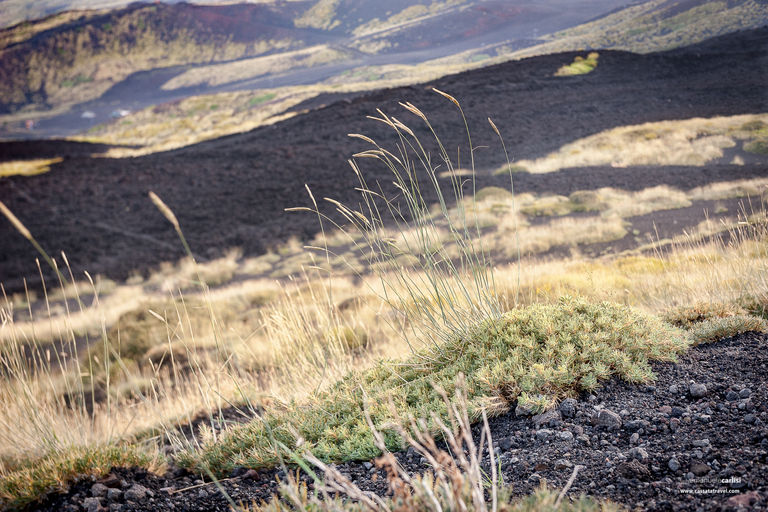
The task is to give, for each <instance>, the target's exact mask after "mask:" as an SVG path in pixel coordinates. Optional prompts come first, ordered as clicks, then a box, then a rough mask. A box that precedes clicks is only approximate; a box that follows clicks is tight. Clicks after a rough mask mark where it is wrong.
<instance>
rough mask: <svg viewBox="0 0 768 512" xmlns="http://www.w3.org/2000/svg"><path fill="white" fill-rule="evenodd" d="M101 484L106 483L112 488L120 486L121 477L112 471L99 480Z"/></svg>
mask: <svg viewBox="0 0 768 512" xmlns="http://www.w3.org/2000/svg"><path fill="white" fill-rule="evenodd" d="M99 483H100V484H104V485H106V486H107V487H110V488H117V487H120V479H119V478H117V477H116V476H115V475H114V474H112V473H110V474H108V475H107V476H105V477H104V478H102V479H101V480H99Z"/></svg>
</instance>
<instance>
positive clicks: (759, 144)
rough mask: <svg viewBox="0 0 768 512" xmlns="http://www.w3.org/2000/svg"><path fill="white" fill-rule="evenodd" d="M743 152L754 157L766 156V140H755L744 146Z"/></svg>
mask: <svg viewBox="0 0 768 512" xmlns="http://www.w3.org/2000/svg"><path fill="white" fill-rule="evenodd" d="M744 151H746V152H747V153H754V154H756V155H768V139H755V140H753V141H750V142H747V143H745V144H744Z"/></svg>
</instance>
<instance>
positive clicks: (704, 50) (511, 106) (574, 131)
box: [0, 28, 768, 290]
mask: <svg viewBox="0 0 768 512" xmlns="http://www.w3.org/2000/svg"><path fill="white" fill-rule="evenodd" d="M577 55H579V54H574V53H566V54H559V55H549V56H542V57H536V58H531V59H526V60H522V61H519V62H509V63H505V64H502V65H498V66H493V67H488V68H484V69H481V70H476V71H472V72H466V73H462V74H459V75H455V76H451V77H446V78H443V79H441V80H438V81H436V82H434V83H432V84H430V86H428V87H422V86H420V87H405V88H399V89H392V90H387V91H380V92H375V93H371V94H369V95H367V96H362V97H358V98H356V99H354V100H350V101H349V102H346V101H341V102H339V103H336V104H333V105H331V106H329V107H326V108H322V109H320V110H315V111H312V112H309V113H307V114H304V115H300V116H297V117H294V118H292V119H289V120H286V121H284V122H281V123H278V124H276V125H273V126H268V127H263V128H259V129H256V130H254V131H252V132H249V133H245V134H239V135H233V136H229V137H225V138H222V139H218V140H212V141H208V142H204V143H201V144H198V145H195V146H190V147H187V148H183V149H180V150H176V151H172V152H168V153H158V154H154V155H148V156H145V157H138V158H129V159H103V158H88V157H83V156H77V155H72V156H71V157H69V158H67V159H65V160H64V161H63V162H61V163H59V164H55V165H53V166H52V170H51V172H49V173H47V174H44V175H39V176H32V177H13V178H9V179H5V180H2V181H0V200H1V201H3V202H4V203H5V204H6V205H7V206H8V207H9V208H10V209H11V210H12V211H14V212H15V213H16V215H17V216H18V217H19V218H20V219H21V221H22V222H24V223H25V224H26V225H27V227H28V228H29V229H30V231H31V232H32V233H33V234H34V235H35V236H36V237H37V238H38V240H39V241H40V243H41V244H42V245H43V247H45V249H46V250H48V251H49V252H50V253H51V254H53V255H58V254H60V252H61V251H64V252H66V254H67V256H68V258H69V261H70V262H72V263H73V267H74V270H75V271H76V272H80V271H81V270H84V269H87V270H88V271H90V272H91V273H94V274H95V273H103V274H106V275H109V276H111V277H114V278H125V277H128V276H129V275H130V274H131V272H133V271H139V272H145V271H147V270H148V269H150V268H152V267H154V266H156V265H158V264H159V263H160V262H162V261H169V260H175V259H176V258H179V257H181V256H182V255H183V254H182V253H183V251H182V250H181V247H180V246H179V244H178V241H177V239H176V235H175V233H174V232H173V229H172V227H171V226H170V225H169V224H168V223H167V221H166V220H165V219H164V218H163V216H162V215H161V214H160V213H159V212H158V211H157V210H156V209H155V208H154V207H153V206H152V205H151V203H150V202H149V200H148V199H147V192H148V191H150V190H153V191H155V192H156V193H157V194H159V195H160V197H162V198H163V199H164V200H166V202H167V203H168V204H169V206H170V207H171V208H172V209H173V210H174V211H175V213H176V215H177V217H178V218H179V221H180V222H181V226H182V229H184V230H185V233H186V236H187V238H188V240H189V242H190V244H191V246H192V248H193V250H195V251H196V252H198V253H202V254H203V255H210V256H214V255H217V254H222V253H223V252H224V251H226V249H227V248H229V247H233V246H239V247H242V248H243V250H244V252H245V254H259V253H262V252H264V251H266V250H267V249H268V248H269V247H272V246H274V244H276V243H277V242H279V241H281V240H286V239H287V238H288V237H291V236H297V237H299V238H302V239H307V238H308V237H310V236H312V235H313V234H314V233H315V232H316V231H317V230H318V225H317V218H316V217H315V216H313V215H310V214H300V213H293V214H286V213H285V212H284V209H285V208H288V207H294V206H305V205H308V204H310V202H309V198H308V196H307V195H306V191H305V189H304V185H305V184H307V185H308V186H309V187H310V188H311V189H312V191H313V193H314V195H315V197H317V198H323V197H331V198H335V199H338V200H340V201H342V202H345V203H352V204H354V203H356V202H358V200H359V199H358V195H357V192H356V191H355V190H354V187H355V186H356V178H355V176H354V174H353V173H352V171H351V170H350V169H349V166H348V164H347V162H346V160H347V159H348V158H349V157H350V156H351V155H352V154H354V153H356V152H359V151H361V150H363V149H367V145H366V144H364V143H363V142H361V141H359V140H354V139H350V138H349V137H348V136H347V134H348V133H363V134H366V135H369V136H371V137H372V138H374V139H375V140H377V141H379V142H380V143H381V144H382V145H384V146H385V147H388V145H389V146H391V145H392V144H393V143H394V142H395V141H394V140H393V139H392V134H390V133H389V130H388V129H387V128H386V127H385V126H383V125H382V124H381V123H376V122H374V121H370V120H367V119H366V116H368V115H375V114H376V109H381V110H382V111H383V112H385V113H387V114H388V115H394V116H396V117H398V118H401V119H402V120H403V121H404V122H406V123H408V124H410V125H412V126H413V128H414V129H417V130H418V131H419V133H421V134H422V135H425V132H424V128H423V125H422V124H421V123H420V122H419V120H418V118H416V117H415V116H413V115H411V114H408V113H407V112H406V111H404V110H403V108H402V107H401V106H400V105H398V102H412V103H413V104H414V105H417V106H418V107H419V108H420V109H422V110H423V111H424V112H425V113H426V114H427V116H429V118H430V120H431V122H432V123H433V125H434V126H435V127H436V130H437V133H438V134H439V135H440V137H441V138H442V139H443V143H444V144H445V146H446V147H447V148H450V150H449V151H450V153H451V154H456V148H457V147H461V152H460V154H461V155H462V156H461V158H462V163H463V164H464V165H468V154H469V153H468V149H467V148H466V136H465V134H464V128H463V122H462V121H461V117H460V115H459V113H458V112H457V111H456V109H455V107H454V106H453V105H452V104H451V103H450V102H448V101H447V100H446V99H445V98H442V97H441V96H439V95H437V94H435V93H434V92H432V91H430V90H429V89H430V88H431V86H434V87H436V88H438V89H440V90H443V91H446V92H449V93H450V94H453V95H454V96H455V97H456V98H458V99H459V101H461V103H462V106H463V108H464V112H465V113H466V115H467V116H468V121H469V126H470V129H471V130H472V132H473V144H474V145H475V146H488V148H489V149H481V150H478V151H477V152H476V162H477V165H478V167H479V168H481V169H483V168H484V169H491V168H496V167H497V166H498V165H500V164H501V163H502V162H503V159H504V156H503V152H502V150H501V148H500V147H499V144H498V139H497V138H496V135H495V133H493V131H492V130H491V129H490V128H489V127H488V122H487V118H488V117H491V118H493V119H494V121H495V122H496V124H497V125H498V126H499V128H500V130H501V132H502V134H503V136H504V138H505V141H506V144H507V147H508V148H510V152H511V155H512V156H513V157H514V158H520V159H522V158H529V159H530V158H536V157H541V156H545V155H546V154H547V153H549V152H552V151H555V150H557V149H558V148H560V147H561V146H562V145H564V144H566V143H568V142H572V141H573V140H576V139H578V138H582V137H586V136H588V135H593V134H596V133H599V132H601V131H603V130H606V129H608V128H612V127H616V126H625V125H630V124H641V123H644V122H650V121H659V120H664V119H687V118H691V117H711V116H717V115H734V114H744V113H755V112H766V111H768V94H766V90H765V84H766V78H768V77H767V76H766V70H768V28H763V29H758V30H754V31H748V32H741V33H737V34H732V35H729V36H724V37H722V38H719V39H717V40H713V41H710V42H708V43H706V44H703V45H699V46H695V47H690V48H688V49H684V50H677V51H675V52H669V53H657V54H649V55H636V54H629V53H624V52H601V54H600V64H599V65H598V67H597V68H596V70H595V71H594V72H592V73H590V74H587V75H581V76H573V77H556V76H553V75H554V73H555V71H556V70H557V69H558V68H559V67H560V66H562V65H563V64H567V63H569V62H572V61H573V59H574V57H575V56H577ZM428 138H429V137H428V136H427V137H425V139H428ZM430 147H431V146H430ZM59 156H66V155H64V154H61V155H59ZM363 170H364V171H365V172H366V173H367V178H368V181H369V183H376V182H377V181H378V182H380V184H381V186H382V188H383V189H384V191H385V192H386V193H388V194H390V195H394V194H395V192H396V191H395V189H394V188H393V187H392V186H391V185H390V183H391V178H390V177H389V176H388V175H387V172H386V171H385V170H384V169H381V168H379V167H377V166H374V165H367V166H364V167H363ZM766 174H768V169H766V166H765V165H759V164H747V165H743V166H738V165H720V164H717V165H715V164H712V165H710V164H707V165H704V166H703V167H677V168H667V167H658V168H649V167H645V168H640V169H633V168H626V169H615V168H612V167H598V168H583V169H572V170H566V171H561V172H557V173H550V174H547V175H540V176H537V175H529V174H525V173H522V174H517V175H515V179H516V182H515V191H516V192H524V191H534V192H538V193H545V192H553V193H558V194H565V195H568V194H570V193H571V192H573V191H574V190H579V189H590V188H597V187H601V186H613V187H618V188H623V189H626V190H637V189H639V188H645V187H648V186H653V185H655V184H660V183H667V184H670V185H673V186H677V187H682V188H685V187H689V188H690V187H692V186H695V185H703V184H704V183H707V182H712V181H726V180H733V179H738V178H740V177H748V176H765V175H766ZM505 183H506V185H507V186H508V183H509V182H508V178H505V177H503V176H490V175H488V176H487V177H484V178H482V179H480V180H479V186H482V185H500V186H505ZM427 199H428V200H430V198H427ZM325 211H327V212H329V213H332V212H333V208H325ZM0 239H2V240H3V241H4V242H3V244H2V245H1V246H0V282H3V283H4V285H5V287H6V290H9V289H11V288H14V289H18V288H22V289H23V282H22V277H27V278H30V279H31V280H34V277H33V276H35V275H36V274H37V268H36V265H35V258H36V257H37V254H36V252H35V250H34V249H33V248H32V247H31V245H30V244H29V242H28V241H27V240H26V239H24V238H23V237H22V236H21V235H19V234H18V233H17V232H16V231H15V230H14V229H13V227H12V226H11V225H10V224H9V223H7V222H0ZM173 247H178V249H176V250H175V249H172V248H173ZM30 282H31V281H30Z"/></svg>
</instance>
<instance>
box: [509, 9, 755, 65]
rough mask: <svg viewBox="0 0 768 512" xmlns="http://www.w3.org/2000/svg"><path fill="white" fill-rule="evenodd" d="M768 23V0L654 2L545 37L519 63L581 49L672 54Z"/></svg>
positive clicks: (527, 50) (519, 54)
mask: <svg viewBox="0 0 768 512" xmlns="http://www.w3.org/2000/svg"><path fill="white" fill-rule="evenodd" d="M767 23H768V1H766V0H728V1H709V0H683V1H679V0H651V1H650V2H644V3H641V4H639V5H633V6H630V7H627V8H626V9H621V10H619V11H617V12H614V13H611V14H608V15H607V16H604V17H601V18H599V19H597V20H594V21H592V22H589V23H585V24H583V25H579V26H578V27H573V28H570V29H566V30H563V31H560V32H556V33H554V34H551V35H548V36H545V37H544V38H543V39H545V40H546V41H547V42H545V43H544V44H541V45H538V46H535V47H532V48H527V49H524V50H521V51H520V52H518V53H517V54H516V56H518V57H527V56H531V55H542V54H545V53H555V52H564V51H572V50H578V49H601V48H602V49H606V48H610V49H614V50H627V51H632V52H638V53H648V52H656V51H663V50H669V49H672V48H678V47H681V46H687V45H691V44H695V43H698V42H701V41H703V40H705V39H708V38H711V37H716V36H719V35H723V34H728V33H731V32H735V31H737V30H746V29H751V28H757V27H760V26H763V25H765V24H767Z"/></svg>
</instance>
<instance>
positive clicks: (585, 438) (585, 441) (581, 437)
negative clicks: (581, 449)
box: [576, 434, 592, 446]
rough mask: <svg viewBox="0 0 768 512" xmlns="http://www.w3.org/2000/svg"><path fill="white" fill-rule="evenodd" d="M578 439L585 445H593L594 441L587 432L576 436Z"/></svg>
mask: <svg viewBox="0 0 768 512" xmlns="http://www.w3.org/2000/svg"><path fill="white" fill-rule="evenodd" d="M576 440H577V441H578V442H580V443H581V444H583V445H586V446H592V442H591V441H590V440H589V436H587V435H585V434H581V435H578V436H576Z"/></svg>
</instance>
